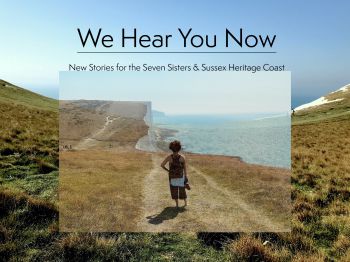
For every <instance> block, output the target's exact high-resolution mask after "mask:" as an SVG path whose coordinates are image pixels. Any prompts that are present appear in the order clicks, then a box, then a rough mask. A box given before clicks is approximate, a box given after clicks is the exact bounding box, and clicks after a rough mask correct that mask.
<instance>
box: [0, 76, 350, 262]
mask: <svg viewBox="0 0 350 262" xmlns="http://www.w3.org/2000/svg"><path fill="white" fill-rule="evenodd" d="M2 83H4V82H2ZM5 85H6V83H5ZM4 87H5V86H4ZM6 88H7V87H6ZM4 90H5V89H3V87H1V92H3V93H5V95H4V96H3V95H0V107H1V114H0V123H1V129H0V132H1V133H0V139H1V143H0V151H1V156H0V167H1V169H0V170H1V171H0V258H1V259H2V260H4V261H7V260H10V261H31V260H32V261H64V260H65V261H96V260H97V261H102V260H107V261H113V260H115V259H116V258H118V259H119V260H121V261H172V260H175V261H176V260H177V261H229V260H231V261H262V260H263V261H291V260H293V261H325V260H326V261H327V260H328V261H332V260H339V261H350V251H349V248H350V228H349V225H350V221H349V212H350V208H349V206H350V205H349V204H350V203H349V198H350V192H349V190H350V177H349V174H350V170H349V163H350V151H349V148H350V144H349V143H350V141H349V138H350V116H349V114H342V115H340V116H339V115H338V116H337V115H336V114H334V115H332V117H325V118H318V116H319V115H320V114H321V113H322V114H326V115H327V110H324V111H323V112H317V111H316V112H311V111H310V112H306V111H305V112H303V113H301V112H300V115H299V113H297V114H296V116H295V117H294V118H293V123H294V124H293V127H292V160H293V164H292V204H293V210H292V232H291V233H278V234H276V233H256V234H243V233H242V234H240V233H232V234H209V233H202V234H201V233H199V234H191V233H188V234H142V233H138V234H136V233H130V234H125V233H118V234H115V233H105V234H102V233H101V234H68V233H59V232H58V224H57V223H58V210H57V206H56V200H57V195H56V193H57V177H58V172H57V167H58V154H57V153H58V115H57V108H56V109H55V108H52V110H51V107H50V106H47V105H48V104H50V102H48V101H52V100H50V99H48V100H45V99H39V98H40V97H41V96H35V95H33V94H32V93H29V92H28V93H26V91H25V90H24V91H23V89H19V90H20V91H16V93H17V92H24V94H23V96H24V97H25V98H22V95H18V94H17V98H15V97H14V96H15V95H14V94H11V92H9V91H8V90H9V89H6V90H5V91H4ZM18 96H19V97H18ZM28 97H33V101H31V99H29V100H28ZM14 99H15V100H17V99H18V102H17V103H16V104H13V103H12V102H13V100H14ZM45 101H46V102H45ZM52 103H53V104H54V103H56V104H57V102H55V101H53V102H52ZM334 106H335V105H334ZM348 106H349V104H346V103H344V104H342V108H345V109H341V110H346V108H347V107H348ZM334 110H338V109H337V108H334V109H332V111H334ZM334 112H335V111H334ZM316 118H317V119H316ZM315 120H316V121H315ZM213 223H215V221H213ZM266 241H268V242H266ZM222 243H224V248H223V249H216V248H214V247H218V246H219V247H221V246H222Z"/></svg>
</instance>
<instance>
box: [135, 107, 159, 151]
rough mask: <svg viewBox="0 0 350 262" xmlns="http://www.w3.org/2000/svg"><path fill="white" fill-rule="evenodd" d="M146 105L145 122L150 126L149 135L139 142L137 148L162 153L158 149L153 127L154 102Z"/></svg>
mask: <svg viewBox="0 0 350 262" xmlns="http://www.w3.org/2000/svg"><path fill="white" fill-rule="evenodd" d="M144 104H145V105H146V109H147V110H146V114H145V117H144V121H145V123H146V125H148V134H147V135H145V136H143V137H141V138H140V139H139V140H138V141H137V143H136V145H135V148H136V149H138V150H141V151H148V152H160V151H161V150H160V149H159V148H158V147H157V135H156V131H155V128H154V126H153V116H152V102H144Z"/></svg>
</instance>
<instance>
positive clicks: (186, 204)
mask: <svg viewBox="0 0 350 262" xmlns="http://www.w3.org/2000/svg"><path fill="white" fill-rule="evenodd" d="M184 201H185V205H184V206H187V199H186V198H185V199H184Z"/></svg>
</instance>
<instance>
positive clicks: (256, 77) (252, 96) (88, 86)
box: [60, 72, 290, 114]
mask: <svg viewBox="0 0 350 262" xmlns="http://www.w3.org/2000/svg"><path fill="white" fill-rule="evenodd" d="M60 99H62V100H77V99H89V100H94V99H97V100H117V101H118V100H120V101H151V102H152V108H153V109H155V110H159V111H162V112H165V113H167V114H236V113H288V112H289V110H290V73H289V72H275V73H255V74H251V73H231V72H216V73H211V74H208V73H202V72H200V73H198V72H196V73H193V72H183V73H169V72H163V73H142V72H141V73H134V72H127V73H123V74H118V73H113V72H112V73H91V72H81V73H77V72H61V73H60Z"/></svg>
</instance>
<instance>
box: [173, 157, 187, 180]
mask: <svg viewBox="0 0 350 262" xmlns="http://www.w3.org/2000/svg"><path fill="white" fill-rule="evenodd" d="M180 157H181V156H180V155H177V156H174V155H171V158H172V161H171V162H170V163H169V177H170V179H172V178H181V177H182V176H183V170H184V167H183V163H181V161H180Z"/></svg>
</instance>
